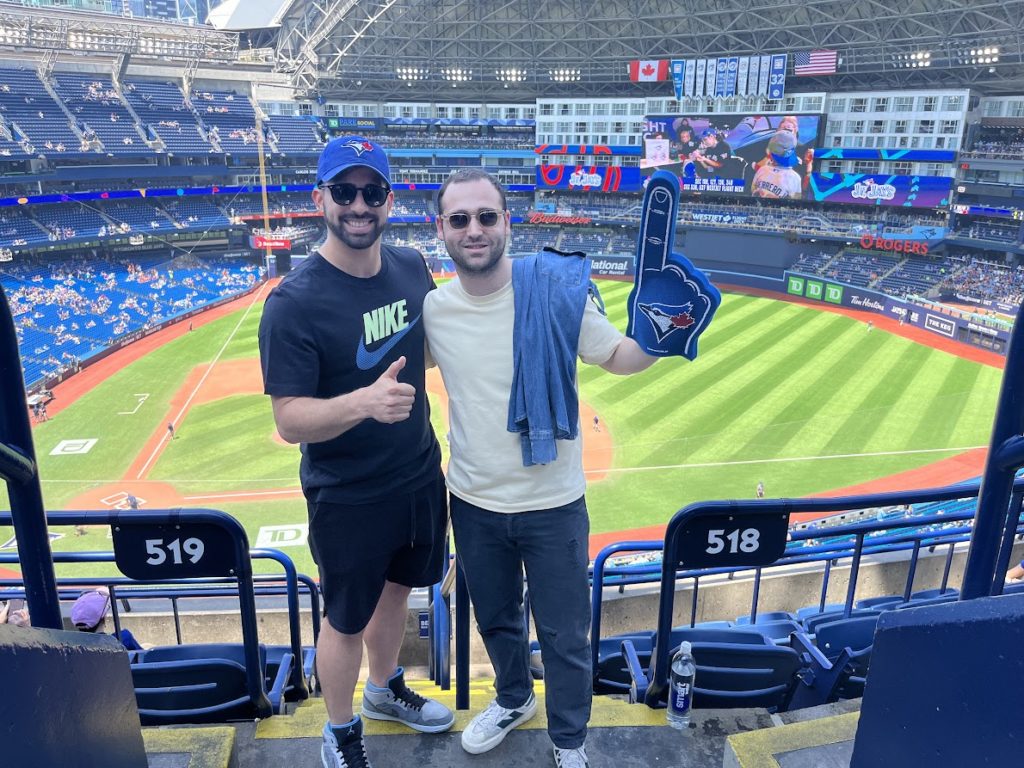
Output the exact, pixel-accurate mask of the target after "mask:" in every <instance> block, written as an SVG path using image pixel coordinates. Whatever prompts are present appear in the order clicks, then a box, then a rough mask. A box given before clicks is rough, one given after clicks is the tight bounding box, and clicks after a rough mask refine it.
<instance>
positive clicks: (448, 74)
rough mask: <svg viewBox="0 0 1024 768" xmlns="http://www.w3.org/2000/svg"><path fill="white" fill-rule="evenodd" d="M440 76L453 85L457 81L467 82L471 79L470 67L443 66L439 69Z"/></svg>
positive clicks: (457, 82)
mask: <svg viewBox="0 0 1024 768" xmlns="http://www.w3.org/2000/svg"><path fill="white" fill-rule="evenodd" d="M441 77H443V78H444V79H445V80H449V81H451V82H452V84H453V85H458V84H459V83H465V82H469V81H470V80H472V79H473V70H472V69H463V68H462V67H445V68H444V69H442V70H441Z"/></svg>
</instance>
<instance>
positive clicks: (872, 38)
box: [232, 0, 1024, 102]
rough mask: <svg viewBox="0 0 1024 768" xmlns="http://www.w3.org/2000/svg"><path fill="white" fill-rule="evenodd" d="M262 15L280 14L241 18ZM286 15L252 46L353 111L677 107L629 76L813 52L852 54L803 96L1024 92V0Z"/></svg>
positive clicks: (370, 9)
mask: <svg viewBox="0 0 1024 768" xmlns="http://www.w3.org/2000/svg"><path fill="white" fill-rule="evenodd" d="M232 2H234V0H232ZM264 4H265V5H268V6H269V5H274V2H267V3H262V2H257V0H245V2H244V3H237V6H239V7H240V6H245V7H246V8H247V9H248V8H249V7H251V6H262V5H264ZM281 6H282V7H281V8H280V12H279V13H278V14H277V16H276V18H277V21H276V22H275V25H276V24H279V26H277V27H276V28H275V29H273V30H266V29H265V30H262V31H253V32H251V33H250V38H251V44H252V45H253V46H254V47H274V48H275V49H276V57H277V67H278V69H279V70H280V71H282V72H286V73H288V74H290V75H291V76H292V77H293V79H294V81H295V83H296V85H297V86H298V87H299V89H300V91H302V92H305V93H309V94H312V93H322V94H323V95H325V96H334V97H346V98H350V99H353V98H370V99H382V100H399V99H402V98H409V96H410V94H412V93H415V94H416V98H417V99H423V98H425V97H426V98H434V99H436V98H444V99H446V100H452V99H453V98H457V99H459V100H486V101H499V102H500V101H523V100H530V99H534V98H537V97H542V96H553V95H559V96H565V95H573V94H577V95H579V96H589V97H595V96H624V95H636V96H647V95H653V94H662V93H664V94H666V95H668V94H669V93H671V90H670V89H666V86H665V84H663V83H662V84H658V83H653V84H651V83H648V84H636V83H630V82H629V78H628V74H627V65H628V62H629V61H630V60H633V59H668V58H708V57H715V56H745V55H754V54H769V53H790V54H793V53H796V52H799V51H810V50H815V49H830V50H836V51H838V53H839V57H840V65H839V73H838V74H836V75H830V76H826V77H817V78H814V77H807V78H800V79H799V80H796V81H795V82H793V83H792V85H791V86H790V88H789V90H793V89H794V88H795V87H799V88H800V90H807V91H821V90H832V91H835V90H867V89H874V90H878V89H885V88H907V87H922V88H923V87H973V88H976V89H978V90H979V91H981V92H984V93H1024V67H1022V66H1021V48H1022V42H1021V41H1022V39H1024V38H1022V36H1021V32H1022V31H1024V30H1022V27H1024V0H1006V1H1001V2H1000V1H994V0H958V1H951V0H904V1H903V2H899V3H893V2H891V0H801V2H768V1H767V0H762V1H760V2H759V0H715V2H712V3H708V2H705V1H704V0H543V1H542V2H538V0H284V2H283V3H281ZM247 23H248V22H247ZM232 28H235V29H237V28H240V27H238V26H235V27H232ZM250 29H251V28H250ZM981 47H997V48H998V50H999V54H998V57H997V58H998V61H992V62H985V63H984V64H982V63H972V61H973V59H972V57H971V56H970V55H969V54H970V52H971V51H972V50H976V49H978V48H981ZM922 52H928V53H929V54H930V57H929V61H930V62H931V64H930V65H929V66H928V67H921V68H910V67H908V66H907V65H906V63H905V62H906V58H905V57H908V56H910V55H911V54H914V53H922ZM901 57H904V58H901ZM790 63H791V64H792V57H790ZM399 70H401V71H399ZM559 75H561V78H560V80H556V79H555V78H556V77H558V76H559Z"/></svg>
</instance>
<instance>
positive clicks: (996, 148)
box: [961, 128, 1024, 160]
mask: <svg viewBox="0 0 1024 768" xmlns="http://www.w3.org/2000/svg"><path fill="white" fill-rule="evenodd" d="M961 154H962V155H963V156H964V157H977V158H990V159H994V160H1019V159H1021V158H1024V128H986V130H985V131H984V132H983V133H982V134H981V135H980V136H979V137H978V139H977V140H976V141H975V142H974V144H973V145H972V146H971V147H970V148H969V149H967V150H965V151H964V152H962V153H961Z"/></svg>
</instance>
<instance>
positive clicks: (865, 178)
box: [808, 173, 953, 208]
mask: <svg viewBox="0 0 1024 768" xmlns="http://www.w3.org/2000/svg"><path fill="white" fill-rule="evenodd" d="M810 182H811V183H810V186H809V188H808V198H809V199H811V200H814V201H816V202H819V203H854V204H856V205H877V206H901V207H904V208H948V207H949V203H950V198H951V196H952V190H953V179H952V178H950V177H949V176H888V175H885V174H863V173H812V174H811V178H810Z"/></svg>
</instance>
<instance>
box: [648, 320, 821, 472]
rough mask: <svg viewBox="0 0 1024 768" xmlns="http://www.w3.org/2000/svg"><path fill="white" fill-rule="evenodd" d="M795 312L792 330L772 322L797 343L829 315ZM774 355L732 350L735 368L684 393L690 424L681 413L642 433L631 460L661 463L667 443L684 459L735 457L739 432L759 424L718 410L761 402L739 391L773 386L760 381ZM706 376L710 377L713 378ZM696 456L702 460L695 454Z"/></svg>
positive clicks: (790, 339)
mask: <svg viewBox="0 0 1024 768" xmlns="http://www.w3.org/2000/svg"><path fill="white" fill-rule="evenodd" d="M791 313H792V315H793V316H792V317H791V318H789V320H787V321H786V322H787V323H789V324H790V325H789V326H788V327H790V328H791V330H790V331H784V330H783V329H785V328H787V326H786V325H774V326H773V328H774V329H777V330H778V331H779V333H780V335H785V336H786V337H787V341H788V342H789V343H790V344H792V345H793V346H796V347H800V346H802V342H803V340H804V339H809V338H811V337H812V336H813V335H814V334H815V328H816V324H817V323H827V322H829V317H830V316H828V315H825V314H822V313H815V315H813V316H807V315H803V317H802V318H801V317H800V316H801V314H802V312H801V310H800V309H799V308H795V307H794V308H792V309H791ZM796 318H800V319H801V320H802V321H803V324H802V325H801V326H800V327H796V324H795V319H796ZM808 321H809V322H808ZM772 338H773V340H776V339H777V337H775V336H772ZM779 343H781V342H779ZM759 349H761V350H764V349H767V347H766V346H760V347H759ZM776 357H777V355H775V354H772V352H770V351H769V352H768V353H767V354H758V353H755V354H753V355H752V356H751V355H750V350H747V354H746V355H739V354H737V353H735V352H734V353H732V354H731V355H730V356H729V360H730V361H732V362H733V366H734V369H733V370H725V372H724V373H723V374H722V375H721V376H716V377H715V378H714V379H713V381H715V382H716V383H714V384H711V385H709V386H707V387H705V388H704V389H701V388H700V387H699V386H697V387H696V388H695V385H694V383H693V382H689V383H688V385H687V386H686V388H685V389H683V390H682V391H683V392H684V393H686V394H687V395H689V393H690V392H694V393H695V394H693V396H692V398H690V397H687V398H686V400H685V402H686V405H685V407H684V408H679V410H681V411H683V412H684V414H685V416H682V418H686V419H687V420H688V423H687V424H686V425H685V427H683V428H682V429H680V425H679V421H680V417H675V416H673V417H671V418H666V419H664V420H663V421H662V422H661V423H659V424H657V425H654V426H652V427H651V428H649V429H647V430H646V431H645V432H644V434H643V437H642V438H641V439H640V440H639V441H635V442H634V443H632V444H631V446H630V447H631V448H633V447H634V446H635V448H636V450H637V451H638V452H642V456H643V458H642V459H638V458H635V457H634V456H633V455H632V454H630V459H631V461H630V462H629V463H639V464H645V465H646V464H657V463H658V462H659V461H663V460H664V456H665V455H666V451H665V448H666V447H667V446H671V448H672V450H671V453H672V454H673V455H675V454H679V455H682V456H685V457H686V461H698V460H700V461H716V460H718V459H720V458H722V457H728V458H733V450H732V447H733V446H734V445H735V444H736V443H737V441H739V440H741V439H742V438H741V436H740V435H739V434H737V431H741V432H742V433H749V432H752V431H753V430H754V429H755V428H756V423H754V424H751V425H750V426H746V425H738V424H735V423H725V422H719V417H718V414H719V413H722V412H726V411H729V410H730V409H731V408H733V407H741V406H744V405H746V404H745V403H737V402H736V400H737V399H750V398H753V399H754V401H755V402H756V401H760V399H761V398H760V396H759V395H758V394H756V393H755V394H753V395H749V394H748V393H741V390H743V389H744V388H745V387H747V385H748V384H751V383H752V382H753V384H752V389H754V390H755V391H756V392H770V391H771V390H770V389H769V388H763V387H762V386H761V384H759V382H760V377H761V376H762V375H763V373H764V371H765V370H766V369H767V368H769V367H771V366H773V365H774V364H775V361H776ZM737 366H738V367H737ZM723 370H724V369H723ZM708 380H711V378H710V377H709V378H708ZM677 407H678V406H677ZM727 418H728V417H727ZM756 418H757V419H758V420H766V419H770V418H771V417H770V415H767V414H763V413H760V414H758V416H757V417H756ZM723 440H724V441H728V444H726V445H723V444H722V443H723ZM711 442H715V445H716V448H717V449H719V450H717V451H712V450H709V449H710V448H711V445H710V443H711ZM698 456H699V457H700V459H698V458H697V457H698Z"/></svg>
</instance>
